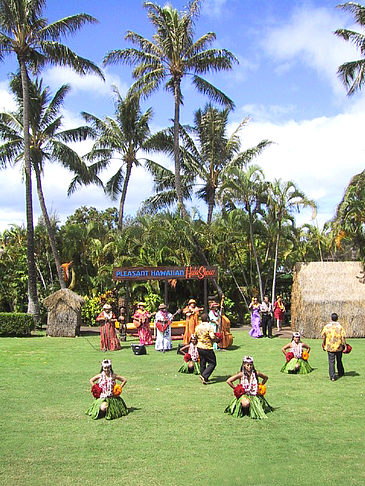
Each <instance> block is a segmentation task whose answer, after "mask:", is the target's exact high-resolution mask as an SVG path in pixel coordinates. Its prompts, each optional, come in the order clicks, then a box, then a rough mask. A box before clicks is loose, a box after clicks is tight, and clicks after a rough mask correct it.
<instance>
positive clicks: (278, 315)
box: [274, 295, 285, 331]
mask: <svg viewBox="0 0 365 486" xmlns="http://www.w3.org/2000/svg"><path fill="white" fill-rule="evenodd" d="M284 314H285V305H284V302H283V298H282V297H281V295H278V296H277V298H276V302H275V303H274V318H275V320H276V327H277V330H278V331H281V329H282V327H283V321H284Z"/></svg>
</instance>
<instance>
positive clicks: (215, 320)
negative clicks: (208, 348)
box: [208, 300, 222, 350]
mask: <svg viewBox="0 0 365 486" xmlns="http://www.w3.org/2000/svg"><path fill="white" fill-rule="evenodd" d="M209 308H210V311H209V314H208V316H209V324H210V325H211V326H212V328H213V332H218V331H219V327H220V325H221V319H222V317H221V312H220V308H219V304H218V302H217V301H216V300H211V301H210V302H209ZM213 349H214V350H216V349H218V344H217V343H214V344H213Z"/></svg>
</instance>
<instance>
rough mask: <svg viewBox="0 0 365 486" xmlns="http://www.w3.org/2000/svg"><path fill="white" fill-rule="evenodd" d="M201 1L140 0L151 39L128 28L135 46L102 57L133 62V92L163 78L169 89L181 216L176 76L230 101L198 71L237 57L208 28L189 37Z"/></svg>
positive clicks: (211, 69)
mask: <svg viewBox="0 0 365 486" xmlns="http://www.w3.org/2000/svg"><path fill="white" fill-rule="evenodd" d="M201 3H202V1H201V0H192V1H191V2H189V4H188V5H187V9H186V10H184V11H181V12H179V11H178V10H177V9H175V8H173V7H172V6H171V5H169V4H167V5H165V6H164V7H160V6H159V5H157V4H155V3H152V2H145V3H144V7H145V8H146V9H147V12H148V13H147V15H148V19H149V20H150V22H151V24H152V26H153V28H154V29H155V33H154V35H153V37H152V40H148V39H147V38H145V37H143V36H141V35H139V34H137V33H135V32H132V31H128V32H127V34H126V36H125V38H126V39H127V40H129V41H131V42H132V43H133V44H134V45H135V46H137V47H136V48H134V47H133V48H126V49H117V50H112V51H110V52H109V53H108V54H107V55H106V57H105V58H104V63H105V64H114V63H118V62H122V63H126V64H129V65H132V66H135V69H134V71H133V77H134V79H136V81H135V83H134V84H133V85H132V87H131V91H132V92H133V93H135V92H137V93H143V94H145V95H148V94H150V93H152V92H154V91H156V90H157V89H158V88H159V87H160V86H161V84H162V82H165V89H167V90H168V91H170V92H172V93H173V96H174V104H175V112H174V132H173V133H174V162H175V190H176V196H177V199H178V204H179V208H180V211H181V212H182V214H183V215H184V216H187V212H186V209H185V206H184V202H183V192H182V189H181V168H180V150H179V125H180V106H181V104H182V102H183V95H182V91H181V82H182V80H183V78H185V77H186V76H191V77H192V83H193V84H194V86H195V87H196V88H197V89H198V91H199V92H201V93H203V94H206V95H208V96H209V98H211V99H213V100H214V101H217V102H219V103H222V104H224V105H227V106H230V107H232V106H233V102H232V101H231V100H230V99H229V98H228V97H227V96H226V95H225V94H224V93H223V92H222V91H220V90H219V89H217V88H216V87H215V86H213V85H212V84H211V83H209V82H208V81H207V80H206V79H204V78H202V77H201V75H204V74H206V73H209V72H217V71H222V70H230V69H232V65H233V63H235V62H237V59H236V58H235V56H234V55H233V54H232V53H231V52H229V51H228V50H226V49H212V48H210V46H211V44H212V43H213V41H214V40H215V38H216V35H215V34H214V33H213V32H209V33H207V34H205V35H203V36H202V37H200V38H199V39H198V40H196V41H194V30H195V29H194V27H195V25H194V24H195V21H196V19H197V17H198V16H199V11H200V6H201Z"/></svg>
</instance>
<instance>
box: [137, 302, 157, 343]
mask: <svg viewBox="0 0 365 486" xmlns="http://www.w3.org/2000/svg"><path fill="white" fill-rule="evenodd" d="M145 306H146V304H145V303H144V302H139V303H138V304H137V310H136V312H135V313H134V315H133V324H134V325H135V326H136V328H137V332H138V336H139V344H146V345H149V346H150V345H151V344H153V337H152V334H151V330H150V318H151V314H150V313H149V312H148V311H146V310H145Z"/></svg>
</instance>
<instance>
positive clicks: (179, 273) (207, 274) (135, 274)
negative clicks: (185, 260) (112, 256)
mask: <svg viewBox="0 0 365 486" xmlns="http://www.w3.org/2000/svg"><path fill="white" fill-rule="evenodd" d="M217 277H218V268H217V267H206V266H204V265H200V266H195V267H193V266H186V267H114V268H113V280H163V279H174V278H176V279H178V278H181V279H199V280H203V279H205V278H217Z"/></svg>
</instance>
